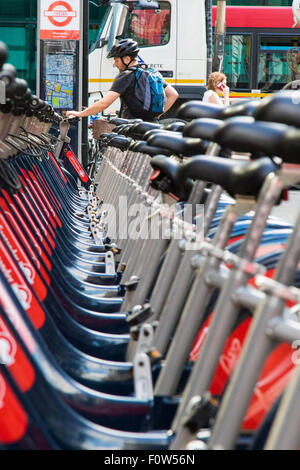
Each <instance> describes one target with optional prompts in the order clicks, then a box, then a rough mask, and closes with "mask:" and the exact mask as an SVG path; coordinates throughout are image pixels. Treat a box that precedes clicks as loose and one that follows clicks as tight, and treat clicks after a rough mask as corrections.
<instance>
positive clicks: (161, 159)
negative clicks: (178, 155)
mask: <svg viewBox="0 0 300 470" xmlns="http://www.w3.org/2000/svg"><path fill="white" fill-rule="evenodd" d="M150 165H151V166H152V168H153V169H154V170H160V175H159V176H160V178H161V177H167V178H169V179H170V180H171V186H170V187H167V191H164V192H172V193H173V194H175V195H176V196H178V197H179V198H180V199H182V200H185V201H186V200H187V199H188V196H189V194H190V192H191V190H192V188H193V185H194V183H193V181H192V180H191V179H190V178H187V179H185V180H184V182H183V184H178V181H177V173H178V168H179V166H180V164H179V163H178V162H177V161H176V160H172V159H171V158H169V157H166V156H165V155H156V157H154V158H152V160H151V162H150ZM160 189H161V190H163V189H162V188H160Z"/></svg>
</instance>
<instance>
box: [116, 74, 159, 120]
mask: <svg viewBox="0 0 300 470" xmlns="http://www.w3.org/2000/svg"><path fill="white" fill-rule="evenodd" d="M133 73H134V74H135V83H134V90H133V93H131V96H128V98H127V99H126V97H125V102H126V104H127V106H128V107H129V109H130V111H131V113H132V114H133V115H134V116H135V117H137V118H141V119H144V120H152V119H155V118H156V117H157V116H159V115H160V114H162V112H163V110H164V105H165V93H164V79H163V77H162V75H161V74H160V73H159V72H158V70H156V69H153V68H150V67H148V66H147V65H144V66H138V67H137V68H135V69H133Z"/></svg>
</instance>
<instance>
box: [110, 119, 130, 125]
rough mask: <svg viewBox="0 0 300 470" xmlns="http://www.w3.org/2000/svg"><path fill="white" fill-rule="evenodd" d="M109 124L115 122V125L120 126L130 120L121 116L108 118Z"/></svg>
mask: <svg viewBox="0 0 300 470" xmlns="http://www.w3.org/2000/svg"><path fill="white" fill-rule="evenodd" d="M109 122H110V123H111V124H115V126H121V125H122V124H129V123H130V122H132V120H130V119H123V118H112V119H110V120H109Z"/></svg>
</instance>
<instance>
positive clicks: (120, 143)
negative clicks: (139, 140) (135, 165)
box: [109, 135, 130, 151]
mask: <svg viewBox="0 0 300 470" xmlns="http://www.w3.org/2000/svg"><path fill="white" fill-rule="evenodd" d="M129 144H130V139H128V138H127V137H124V136H123V135H118V136H115V137H112V138H111V139H110V141H109V145H110V146H111V147H116V148H118V149H120V150H122V151H124V150H127V149H128V146H129Z"/></svg>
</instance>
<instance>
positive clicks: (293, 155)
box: [280, 128, 300, 165]
mask: <svg viewBox="0 0 300 470" xmlns="http://www.w3.org/2000/svg"><path fill="white" fill-rule="evenodd" d="M299 150H300V130H299V129H296V128H290V129H289V130H288V131H287V133H286V134H285V136H284V138H283V142H282V153H281V155H280V157H281V158H282V159H283V161H284V162H285V163H294V164H298V165H299V163H300V161H299Z"/></svg>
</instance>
